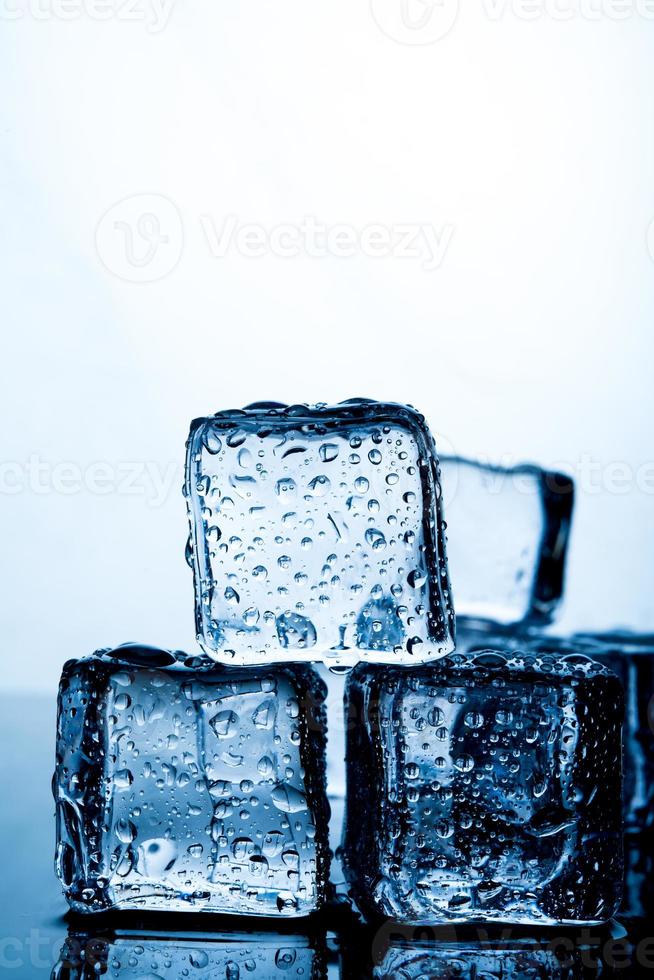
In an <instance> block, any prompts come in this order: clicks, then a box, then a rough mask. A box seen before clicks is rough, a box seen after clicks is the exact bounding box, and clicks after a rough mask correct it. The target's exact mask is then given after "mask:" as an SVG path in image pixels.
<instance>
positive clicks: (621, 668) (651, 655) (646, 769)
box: [458, 623, 654, 831]
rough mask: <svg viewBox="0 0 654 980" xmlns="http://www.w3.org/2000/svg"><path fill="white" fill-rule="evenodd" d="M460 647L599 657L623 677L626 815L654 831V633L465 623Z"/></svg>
mask: <svg viewBox="0 0 654 980" xmlns="http://www.w3.org/2000/svg"><path fill="white" fill-rule="evenodd" d="M458 639H459V641H460V648H461V649H463V650H469V651H480V650H483V649H486V648H487V647H493V646H497V647H498V648H499V649H502V650H514V651H515V650H527V651H529V652H530V653H531V654H535V655H538V654H542V653H550V654H556V655H557V656H559V657H565V658H566V659H568V660H570V661H573V660H574V659H575V658H576V659H577V660H579V658H589V659H592V660H595V661H597V662H599V663H601V664H603V665H604V666H605V667H607V668H608V669H609V670H611V671H613V673H614V674H616V675H617V676H618V677H619V678H620V681H621V682H622V687H623V690H624V696H625V704H626V712H625V723H624V730H623V767H624V816H625V823H626V826H627V829H628V830H630V831H632V830H633V831H644V830H648V829H650V830H654V636H651V635H642V634H637V633H630V632H627V631H622V632H614V633H579V634H577V635H575V636H567V637H564V636H554V635H552V636H548V635H544V634H538V633H530V634H528V635H525V634H523V633H521V632H520V631H515V630H511V629H510V628H501V627H495V628H494V629H492V628H491V627H490V625H489V624H488V625H486V626H485V627H483V628H473V627H472V626H471V625H469V624H465V623H464V625H463V628H462V629H461V630H460V632H459V636H458Z"/></svg>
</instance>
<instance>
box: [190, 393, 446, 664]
mask: <svg viewBox="0 0 654 980" xmlns="http://www.w3.org/2000/svg"><path fill="white" fill-rule="evenodd" d="M185 493H186V496H187V503H188V510H189V520H190V526H191V537H190V547H189V551H188V557H189V562H190V564H191V566H192V568H193V572H194V579H195V594H196V625H197V632H198V639H199V641H200V643H201V645H202V646H203V648H204V649H205V650H206V652H207V653H208V654H209V655H210V656H212V657H213V658H215V659H216V660H219V661H221V662H225V663H234V664H260V663H262V662H264V663H265V662H270V661H271V660H278V661H280V660H281V661H291V660H300V661H307V660H320V659H324V660H326V661H328V662H329V663H330V664H331V665H332V666H336V667H339V666H344V665H345V666H353V665H354V664H356V663H357V662H358V661H359V660H371V661H376V662H398V663H419V662H422V661H426V660H431V659H433V658H435V657H438V656H441V655H443V654H445V653H447V652H449V651H450V650H451V649H452V647H453V635H454V622H453V614H452V609H451V603H450V599H449V586H448V580H447V568H446V561H445V548H444V533H443V524H442V520H441V513H440V485H439V475H438V461H437V458H436V453H435V447H434V443H433V439H432V438H431V435H430V433H429V430H428V428H427V426H426V424H425V422H424V419H423V418H422V416H420V415H418V413H417V412H415V411H414V410H413V409H410V408H407V407H405V406H402V405H393V404H383V403H378V402H371V401H365V400H353V401H351V402H345V403H342V404H340V405H336V406H305V405H295V406H291V407H285V406H275V405H270V404H269V403H263V404H260V405H254V406H250V407H249V408H247V409H245V410H243V411H228V412H219V413H217V414H216V415H214V416H211V417H209V418H204V419H197V420H196V421H195V422H193V424H192V426H191V432H190V436H189V440H188V444H187V463H186V484H185Z"/></svg>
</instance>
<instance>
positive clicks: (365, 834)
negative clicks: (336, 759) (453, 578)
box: [344, 651, 623, 924]
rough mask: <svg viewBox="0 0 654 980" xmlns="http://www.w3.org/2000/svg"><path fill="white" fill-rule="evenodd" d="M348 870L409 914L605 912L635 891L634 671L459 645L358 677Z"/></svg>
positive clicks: (591, 917)
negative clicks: (629, 875) (626, 789)
mask: <svg viewBox="0 0 654 980" xmlns="http://www.w3.org/2000/svg"><path fill="white" fill-rule="evenodd" d="M348 702H349V727H348V749H347V756H348V803H347V817H346V831H345V839H344V859H345V864H346V868H347V875H348V879H349V882H350V886H351V889H352V893H353V896H354V898H355V900H356V902H357V904H358V905H359V906H360V907H361V908H362V909H363V910H364V911H365V912H367V913H372V914H378V915H384V916H388V917H390V918H394V919H398V920H400V921H406V922H429V923H439V922H448V921H455V922H456V921H473V920H480V919H483V920H488V921H492V920H499V921H506V922H515V923H530V922H539V923H542V924H553V923H558V922H564V921H569V922H599V921H605V920H607V919H609V918H610V917H611V916H612V915H613V913H614V912H615V910H616V908H617V906H618V904H619V901H620V895H621V885H622V873H623V859H622V820H621V807H620V792H621V745H620V743H621V726H622V717H623V698H622V690H621V686H620V683H619V681H618V680H617V678H616V677H614V676H613V675H612V674H611V673H610V672H609V671H608V670H606V669H605V668H604V667H602V666H601V665H599V664H597V663H594V662H592V661H589V660H587V659H584V660H583V663H581V664H577V663H576V662H572V663H569V662H566V660H565V659H561V658H557V657H554V656H549V655H545V654H544V655H542V656H539V657H536V656H521V655H520V654H515V655H508V654H507V655H503V654H501V653H497V652H490V651H487V652H483V653H478V654H466V655H463V654H455V655H453V656H451V657H448V658H446V659H444V660H441V661H439V662H438V663H436V664H434V665H433V666H429V667H423V668H415V669H411V670H406V669H405V670H401V669H397V668H394V667H385V668H377V669H375V668H373V667H372V666H371V667H368V666H364V665H361V666H359V667H358V668H356V670H355V671H354V672H353V674H352V675H351V676H350V679H349V681H348Z"/></svg>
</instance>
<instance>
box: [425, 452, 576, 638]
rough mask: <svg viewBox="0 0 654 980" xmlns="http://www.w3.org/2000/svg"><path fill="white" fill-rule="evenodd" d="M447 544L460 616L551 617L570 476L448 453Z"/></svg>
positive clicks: (557, 594) (444, 465)
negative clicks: (495, 463)
mask: <svg viewBox="0 0 654 980" xmlns="http://www.w3.org/2000/svg"><path fill="white" fill-rule="evenodd" d="M441 479H442V485H443V499H444V505H445V516H446V519H447V542H448V544H447V551H448V561H449V568H450V575H451V580H452V589H453V595H454V607H455V611H456V614H457V617H464V616H465V617H474V618H479V619H491V620H495V621H496V622H498V623H518V622H533V623H536V622H540V623H545V622H549V621H550V620H551V619H552V617H553V615H554V613H555V611H556V608H557V606H558V604H559V602H560V599H561V596H562V594H563V579H564V565H565V557H566V550H567V545H568V539H569V533H570V522H571V518H572V507H573V498H574V485H573V482H572V480H571V479H570V478H569V477H567V476H564V475H563V474H561V473H550V472H546V471H544V470H541V469H539V468H538V467H536V466H517V467H514V468H512V469H507V468H502V467H496V466H488V465H485V464H483V463H478V462H474V461H473V460H469V459H462V458H457V457H443V458H442V459H441Z"/></svg>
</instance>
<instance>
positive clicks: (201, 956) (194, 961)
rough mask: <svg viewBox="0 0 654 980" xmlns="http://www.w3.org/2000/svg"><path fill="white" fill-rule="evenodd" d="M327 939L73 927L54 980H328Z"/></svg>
mask: <svg viewBox="0 0 654 980" xmlns="http://www.w3.org/2000/svg"><path fill="white" fill-rule="evenodd" d="M324 947H325V944H324V940H323V939H322V937H319V936H317V937H310V938H309V937H304V936H301V935H292V934H288V935H286V934H278V933H274V932H229V933H224V934H220V933H215V934H214V933H212V934H210V935H203V934H199V935H197V936H195V935H188V934H186V935H184V936H175V935H172V936H171V935H168V934H165V935H164V934H160V935H156V934H155V935H153V934H152V932H147V933H145V934H144V935H140V934H138V933H137V934H133V933H129V934H125V935H121V934H113V935H112V934H103V933H100V934H98V935H94V934H92V933H89V932H76V931H71V932H70V933H69V935H68V937H67V939H66V941H65V943H64V945H63V947H62V949H61V953H60V956H59V962H58V964H57V966H56V967H55V970H54V973H53V977H52V980H91V978H92V977H98V976H102V977H105V978H106V980H181V978H185V977H189V978H191V977H192V978H193V980H245V978H248V980H270V978H272V977H278V976H282V977H283V976H288V977H289V978H291V977H295V978H298V977H302V980H326V978H327V971H326V966H325V959H326V954H325V948H324Z"/></svg>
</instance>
